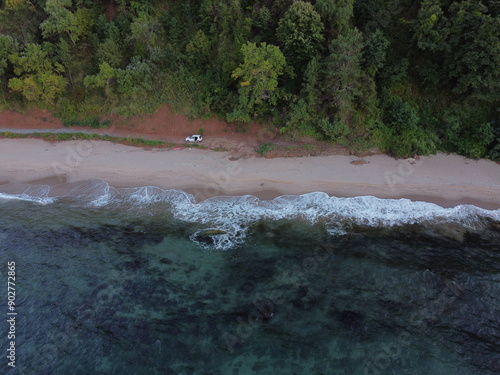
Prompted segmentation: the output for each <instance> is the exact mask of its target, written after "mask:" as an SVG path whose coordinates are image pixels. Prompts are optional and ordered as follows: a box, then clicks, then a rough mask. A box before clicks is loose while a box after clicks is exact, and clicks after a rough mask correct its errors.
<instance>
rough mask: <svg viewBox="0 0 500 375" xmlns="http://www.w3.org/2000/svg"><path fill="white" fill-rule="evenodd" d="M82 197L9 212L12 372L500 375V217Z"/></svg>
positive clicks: (2, 329) (0, 208)
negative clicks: (211, 234) (208, 234)
mask: <svg viewBox="0 0 500 375" xmlns="http://www.w3.org/2000/svg"><path fill="white" fill-rule="evenodd" d="M101 187H102V186H101ZM85 188H88V186H86V187H85ZM81 191H82V190H78V194H77V192H76V191H73V193H72V195H66V196H64V197H61V198H57V199H49V198H50V194H45V193H43V192H42V193H40V192H38V196H37V197H38V198H37V199H34V198H33V196H31V198H30V196H29V195H27V194H25V195H24V196H18V197H16V199H5V198H12V196H10V197H9V196H5V195H4V196H3V198H0V265H1V268H0V277H1V278H2V283H4V284H5V283H6V281H7V271H8V269H7V263H8V262H12V261H14V262H15V263H16V312H17V313H18V315H17V316H16V319H17V320H16V369H15V370H11V369H9V367H8V366H7V362H8V360H7V358H5V357H4V358H3V359H0V368H1V370H0V371H1V373H6V374H11V373H12V374H82V375H83V374H463V375H469V374H495V373H498V372H500V349H499V348H500V297H499V296H500V290H499V289H500V248H499V243H500V221H499V220H497V219H496V218H497V216H496V215H499V214H498V212H497V211H489V212H486V211H481V210H478V209H476V208H473V207H463V208H461V209H455V210H454V211H453V210H444V209H441V210H439V208H437V206H434V205H427V204H418V203H412V202H406V201H405V202H398V201H383V200H376V199H371V198H370V199H369V198H363V199H358V200H357V201H356V200H354V201H337V200H332V199H331V198H329V197H326V196H324V195H317V196H306V197H287V198H282V199H281V200H277V201H275V202H259V201H258V200H256V199H254V198H252V197H246V198H220V199H215V200H210V201H206V202H202V203H196V202H193V201H192V200H191V199H190V197H189V196H188V195H186V194H185V193H182V192H174V191H167V192H165V191H160V190H159V189H156V188H150V189H149V190H147V189H146V190H144V189H142V190H140V189H136V190H133V191H125V192H124V191H120V192H118V193H116V192H113V194H111V195H110V193H109V189H108V192H107V194H108V195H106V194H105V193H102V192H100V193H96V192H95V190H93V191H92V194H90V193H89V194H87V195H82V194H81ZM124 197H128V198H127V199H125V198H124ZM313 198H314V199H313ZM44 199H45V200H44ZM32 200H36V201H37V202H33V201H32ZM349 205H350V206H349ZM393 206H396V207H398V208H394V207H393ZM402 207H404V209H405V212H401V210H402ZM294 208H295V209H296V212H294ZM335 210H336V211H335ZM381 210H382V211H384V210H385V211H384V212H381ZM412 210H413V211H412ZM432 210H435V211H432ZM334 211H335V212H334ZM359 212H364V213H365V214H364V217H359V218H356V215H359ZM369 212H371V214H368V213H369ZM374 212H375V213H374ZM418 212H420V213H418ZM369 215H371V216H369ZM397 215H399V216H397ZM396 216H397V217H396ZM405 218H406V219H405ZM408 218H410V219H408ZM206 228H218V229H222V230H224V231H227V235H224V236H223V237H224V238H223V239H215V240H214V241H200V240H199V237H197V236H196V234H197V233H200V231H201V230H204V229H206ZM6 313H7V294H6V293H3V294H2V295H1V296H0V314H3V315H4V317H6V316H7V315H6ZM3 321H4V323H2V324H1V325H0V347H1V348H2V351H3V352H4V353H5V352H7V345H8V340H7V330H8V328H9V327H8V324H7V322H6V319H4V320H3Z"/></svg>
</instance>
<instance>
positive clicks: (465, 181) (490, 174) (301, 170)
mask: <svg viewBox="0 0 500 375" xmlns="http://www.w3.org/2000/svg"><path fill="white" fill-rule="evenodd" d="M357 161H360V158H359V157H357V156H347V155H332V156H316V157H300V158H296V157H293V158H275V159H266V158H256V157H251V158H242V159H238V158H234V157H231V154H230V153H228V152H214V151H207V150H198V149H191V148H185V149H153V150H144V149H141V148H137V147H131V146H125V145H121V144H113V143H110V142H103V141H65V142H56V143H50V142H46V141H43V140H38V139H23V140H20V139H1V140H0V192H2V187H4V188H5V187H6V186H10V189H11V190H10V191H11V192H10V193H12V189H13V188H14V189H15V185H12V184H23V183H24V184H31V185H37V184H38V185H50V186H53V185H59V186H62V185H61V184H64V183H74V182H77V181H81V180H87V179H100V180H104V181H106V182H107V183H109V185H111V186H113V187H117V188H124V187H128V188H131V187H141V186H157V187H160V188H162V189H178V190H184V191H186V192H188V193H190V194H193V195H194V197H195V199H196V200H197V201H200V200H203V199H206V198H209V197H213V196H220V195H225V196H228V195H231V196H234V195H247V194H250V195H254V196H256V197H258V198H260V199H266V200H267V199H273V198H275V197H277V196H280V195H299V194H305V193H310V192H324V193H326V194H328V195H330V196H336V197H355V196H375V197H378V198H392V199H400V198H407V199H411V200H414V201H426V202H431V203H436V204H438V205H440V206H442V207H454V206H456V205H460V204H472V205H475V206H478V207H481V208H485V209H491V210H493V209H500V165H498V164H497V163H495V162H492V161H488V160H471V159H466V158H464V157H462V156H458V155H446V154H437V155H433V156H429V157H421V158H420V159H418V160H404V159H394V158H391V157H389V156H386V155H372V156H367V157H364V158H362V163H356V162H357ZM353 162H355V163H354V164H352V163H353ZM7 183H9V184H7ZM19 186H21V185H19Z"/></svg>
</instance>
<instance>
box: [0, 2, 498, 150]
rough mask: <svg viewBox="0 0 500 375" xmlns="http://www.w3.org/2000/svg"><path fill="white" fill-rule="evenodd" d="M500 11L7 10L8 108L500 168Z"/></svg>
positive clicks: (430, 7) (339, 5) (2, 92)
mask: <svg viewBox="0 0 500 375" xmlns="http://www.w3.org/2000/svg"><path fill="white" fill-rule="evenodd" d="M499 4H500V3H499V1H497V0H460V1H459V0H414V1H407V0H391V1H385V0H364V1H355V0H304V1H298V0H276V1H270V0H245V1H243V0H221V1H215V0H183V1H181V0H168V1H165V0H147V1H128V0H114V1H106V2H100V1H88V0H37V1H33V0H6V1H4V2H2V3H1V4H0V98H1V100H0V106H1V107H2V108H23V107H25V106H28V105H33V103H34V104H35V105H38V106H44V107H48V108H50V109H52V110H53V111H54V112H55V113H56V114H57V115H59V116H61V117H62V118H63V119H74V118H80V117H85V116H90V115H91V116H95V115H97V114H99V113H110V112H114V113H119V114H122V115H126V116H130V115H134V114H139V113H144V112H152V111H155V110H156V109H157V108H158V107H159V106H160V105H162V104H164V103H169V104H170V105H171V106H173V107H174V108H175V109H176V110H178V111H182V112H184V113H186V114H188V115H190V116H192V117H201V116H214V115H216V116H221V117H223V118H225V119H226V120H229V121H237V122H238V123H239V124H240V126H243V125H242V124H244V123H246V122H250V121H261V122H265V123H268V124H270V126H275V127H276V128H278V129H280V131H281V132H282V133H283V134H288V135H290V136H292V137H293V136H296V135H308V136H313V137H316V138H319V139H325V140H330V141H334V142H342V143H343V144H345V145H347V146H349V147H353V148H367V147H374V146H376V147H379V148H381V149H383V150H385V151H388V152H391V153H393V154H395V155H399V156H407V155H411V154H413V153H429V152H434V151H435V150H437V149H442V150H445V151H451V152H460V153H462V154H464V155H468V156H473V157H491V158H494V159H500V151H499V150H500V143H499V142H500V117H499V115H498V108H499V107H500V69H499V67H500V5H499Z"/></svg>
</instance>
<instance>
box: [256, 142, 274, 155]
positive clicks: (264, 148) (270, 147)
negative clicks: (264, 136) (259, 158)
mask: <svg viewBox="0 0 500 375" xmlns="http://www.w3.org/2000/svg"><path fill="white" fill-rule="evenodd" d="M277 147H278V146H277V145H275V144H272V143H270V142H267V143H264V144H262V145H261V146H260V147H259V149H258V150H257V152H258V153H259V154H261V155H264V154H266V153H268V152H269V151H272V150H275V149H276V148H277Z"/></svg>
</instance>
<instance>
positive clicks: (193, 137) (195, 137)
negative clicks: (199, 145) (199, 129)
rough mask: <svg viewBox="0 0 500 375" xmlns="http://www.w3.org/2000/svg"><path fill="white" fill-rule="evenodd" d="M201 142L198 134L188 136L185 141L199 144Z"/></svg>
mask: <svg viewBox="0 0 500 375" xmlns="http://www.w3.org/2000/svg"><path fill="white" fill-rule="evenodd" d="M202 140H203V138H202V137H201V135H199V134H194V135H190V136H189V137H186V139H185V141H186V142H201V141H202Z"/></svg>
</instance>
